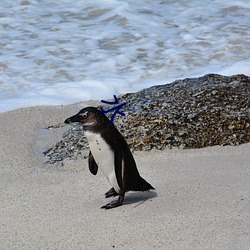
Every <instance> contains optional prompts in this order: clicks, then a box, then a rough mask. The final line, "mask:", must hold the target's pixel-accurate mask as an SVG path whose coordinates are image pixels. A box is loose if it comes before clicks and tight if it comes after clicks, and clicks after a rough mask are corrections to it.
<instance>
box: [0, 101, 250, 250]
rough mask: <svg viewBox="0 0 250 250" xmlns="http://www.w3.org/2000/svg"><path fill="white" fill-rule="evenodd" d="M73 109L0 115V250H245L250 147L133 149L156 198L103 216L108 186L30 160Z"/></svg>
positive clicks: (129, 200)
mask: <svg viewBox="0 0 250 250" xmlns="http://www.w3.org/2000/svg"><path fill="white" fill-rule="evenodd" d="M84 105H86V103H85V104H84ZM87 105H89V103H87ZM82 107H83V104H77V105H71V106H60V107H36V108H26V109H20V110H15V111H13V112H8V113H1V114H0V127H1V133H0V139H1V140H0V141H1V144H0V147H1V150H0V188H1V193H0V249H8V250H10V249H114V248H116V249H153V248H154V249H234V250H235V249H249V247H250V232H249V229H250V216H249V215H250V153H249V152H250V144H245V145H241V146H237V147H220V146H216V147H211V148H204V149H196V150H177V149H173V150H165V151H156V150H153V151H150V152H135V153H134V156H135V159H136V162H137V165H138V168H139V171H140V173H141V175H142V176H143V177H144V178H145V179H146V180H147V181H148V182H150V183H151V184H152V185H153V186H154V187H155V188H156V190H155V192H150V193H148V192H147V193H128V194H127V195H126V197H125V203H124V205H123V206H121V207H118V208H115V209H111V210H103V209H100V207H101V206H102V205H104V204H106V203H107V201H108V200H106V199H105V198H104V193H105V192H106V191H107V190H108V189H109V188H110V186H109V184H108V182H107V181H106V179H105V178H104V176H103V175H102V173H101V172H99V173H98V174H97V176H93V175H91V173H90V172H89V170H88V166H87V160H84V161H65V163H64V166H60V165H57V166H56V165H44V164H42V163H41V161H40V159H39V158H41V157H39V156H41V152H42V150H45V149H46V148H48V147H50V146H53V145H54V143H55V142H57V141H58V140H59V139H60V137H61V135H62V133H63V132H64V131H65V130H67V127H64V128H60V129H53V130H44V129H42V128H44V127H46V126H48V125H53V124H57V123H60V122H63V121H64V119H65V118H67V117H69V116H70V115H73V114H75V113H76V112H77V111H78V110H79V109H80V108H82ZM109 200H110V199H109Z"/></svg>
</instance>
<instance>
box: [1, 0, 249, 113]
mask: <svg viewBox="0 0 250 250" xmlns="http://www.w3.org/2000/svg"><path fill="white" fill-rule="evenodd" d="M92 2H93V1H86V0H77V1H74V2H72V1H69V0H64V1H57V2H55V1H51V0H40V1H31V0H29V1H28V0H23V1H8V0H3V1H1V5H0V37H1V40H0V71H1V78H0V98H1V100H0V111H2V112H3V111H8V110H12V109H16V108H19V107H28V106H33V105H58V104H68V103H73V102H78V101H84V100H90V99H94V100H101V99H102V100H104V99H107V98H112V97H113V95H118V94H121V93H126V92H135V91H137V90H139V89H142V88H146V87H149V86H152V85H157V84H163V83H167V82H170V81H172V80H175V79H179V78H185V77H191V76H200V75H204V74H206V73H221V74H225V75H233V74H237V73H244V74H246V75H250V21H249V20H250V14H249V13H250V1H228V0H221V1H219V0H218V1H217V0H215V1H211V0H204V1H202V2H201V1H198V0H190V1H185V0H179V1H170V0H169V1H167V0H165V1H163V0H162V1H158V0H155V1H147V0H142V1H132V0H130V1H114V0H102V1H99V0H98V1H94V3H92ZM245 2H247V3H245Z"/></svg>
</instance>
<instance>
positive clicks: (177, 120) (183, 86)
mask: <svg viewBox="0 0 250 250" xmlns="http://www.w3.org/2000/svg"><path fill="white" fill-rule="evenodd" d="M118 100H119V103H126V105H125V106H124V107H123V108H122V109H121V110H120V111H121V112H124V113H125V114H126V115H125V116H119V115H117V116H116V117H115V119H114V124H115V125H116V127H117V128H118V130H119V131H120V132H121V133H122V134H123V135H124V137H125V139H126V140H127V142H128V144H129V146H130V148H131V149H132V150H151V149H153V148H154V149H160V150H163V149H165V148H172V147H179V148H183V149H187V148H201V147H207V146H214V145H239V144H242V143H247V142H249V141H250V78H249V77H247V76H245V75H235V76H231V77H227V76H221V75H215V74H209V75H205V76H203V77H199V78H187V79H184V80H178V81H175V82H173V83H171V84H166V85H159V86H153V87H151V88H147V89H144V90H141V91H139V92H137V93H129V94H125V95H122V96H120V97H118ZM102 107H103V108H104V110H106V109H110V106H108V105H103V106H102ZM107 115H108V117H109V118H110V117H111V116H112V114H111V113H107ZM79 138H80V139H79ZM87 147H88V145H87V142H86V139H85V137H84V134H83V131H82V128H81V126H79V125H76V126H74V127H72V128H71V129H70V130H69V131H67V132H66V133H65V134H64V135H63V139H62V141H61V142H58V143H57V144H56V145H55V146H54V147H53V148H51V149H48V150H47V151H45V152H44V155H45V156H46V157H47V158H48V162H51V163H53V162H56V161H60V160H62V159H65V158H76V157H80V158H81V157H86V155H82V152H83V149H86V148H87Z"/></svg>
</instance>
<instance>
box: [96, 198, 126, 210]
mask: <svg viewBox="0 0 250 250" xmlns="http://www.w3.org/2000/svg"><path fill="white" fill-rule="evenodd" d="M123 200H124V197H123V196H119V198H118V200H116V201H111V202H110V203H108V204H106V205H104V206H102V207H101V208H104V209H110V208H114V207H119V206H121V205H122V203H123Z"/></svg>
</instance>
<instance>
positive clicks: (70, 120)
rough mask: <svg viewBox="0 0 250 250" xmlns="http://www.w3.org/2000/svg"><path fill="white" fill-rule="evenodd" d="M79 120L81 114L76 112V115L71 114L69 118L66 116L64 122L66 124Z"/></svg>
mask: <svg viewBox="0 0 250 250" xmlns="http://www.w3.org/2000/svg"><path fill="white" fill-rule="evenodd" d="M80 120H81V116H79V115H78V114H77V115H73V116H71V117H69V118H67V119H66V120H65V121H64V123H67V124H70V123H72V122H80Z"/></svg>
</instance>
